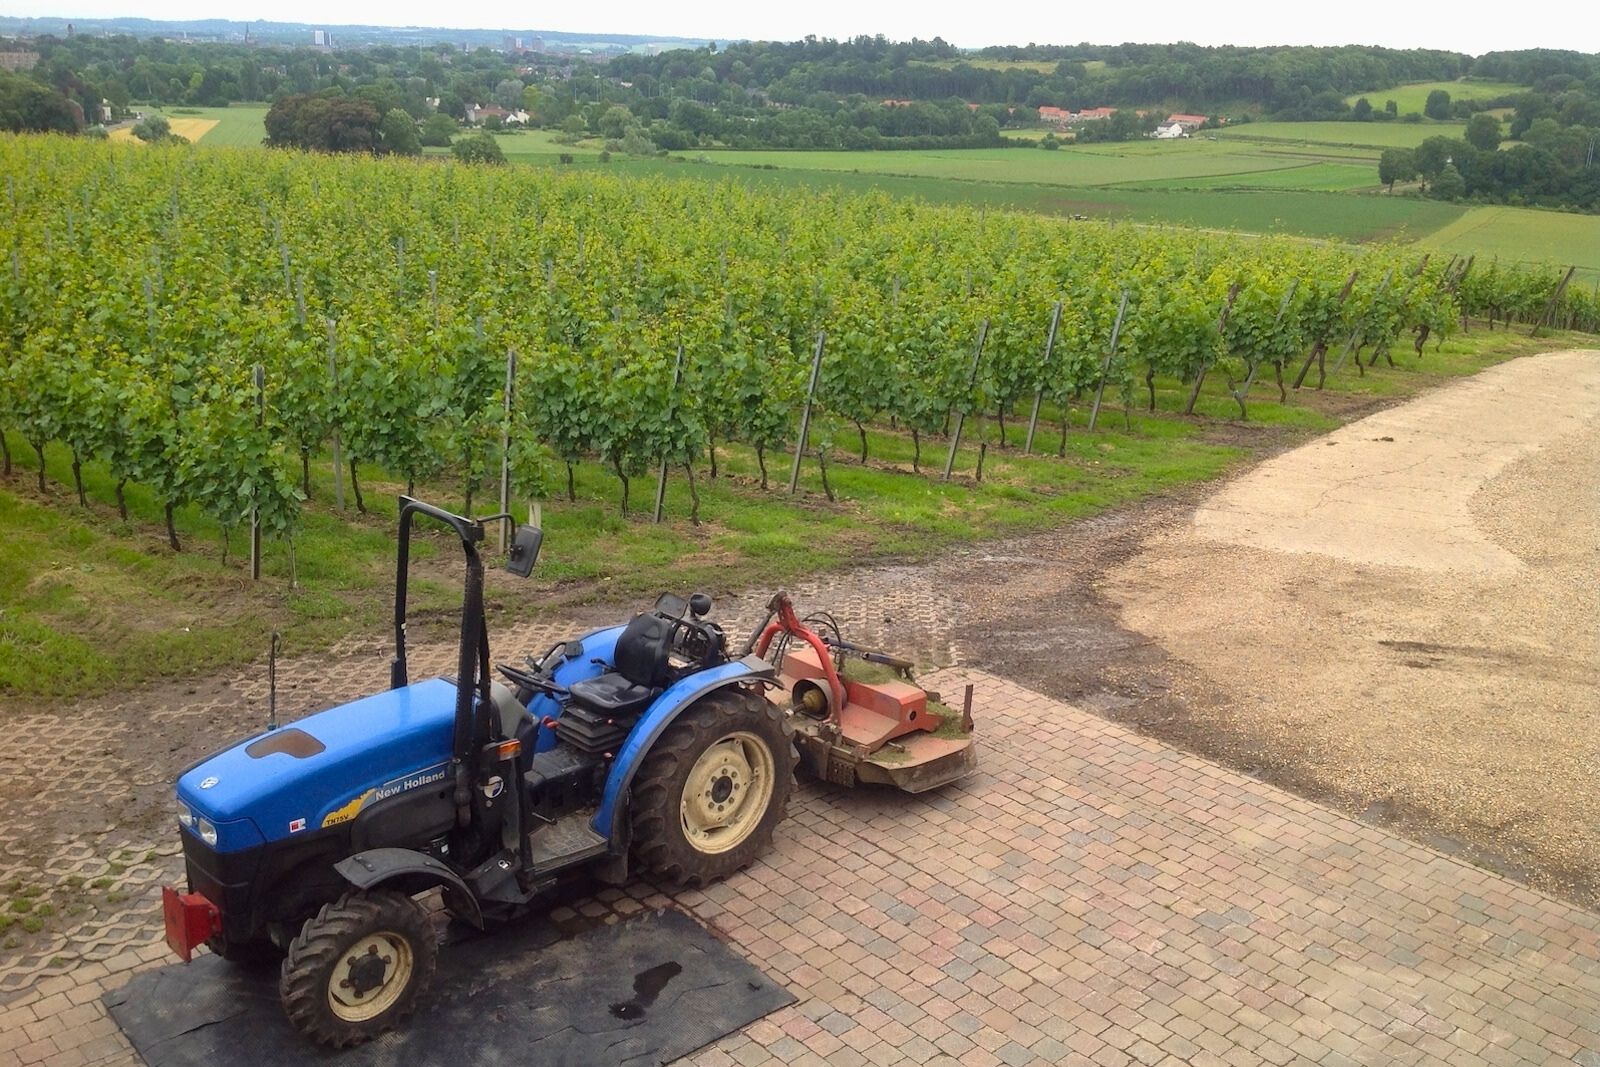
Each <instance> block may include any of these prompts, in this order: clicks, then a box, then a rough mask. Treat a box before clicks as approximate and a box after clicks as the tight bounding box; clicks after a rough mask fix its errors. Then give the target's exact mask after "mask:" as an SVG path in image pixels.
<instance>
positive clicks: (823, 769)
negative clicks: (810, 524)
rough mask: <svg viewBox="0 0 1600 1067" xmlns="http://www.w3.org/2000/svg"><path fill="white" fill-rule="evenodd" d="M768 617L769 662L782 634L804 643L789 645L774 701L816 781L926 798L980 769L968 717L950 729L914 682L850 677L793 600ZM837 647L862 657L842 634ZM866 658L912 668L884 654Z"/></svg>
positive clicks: (759, 648) (775, 605) (764, 640)
mask: <svg viewBox="0 0 1600 1067" xmlns="http://www.w3.org/2000/svg"><path fill="white" fill-rule="evenodd" d="M768 610H769V613H770V614H769V621H768V623H767V624H766V625H765V626H764V627H762V629H761V631H760V636H759V637H758V638H757V639H756V641H755V642H754V647H755V650H756V652H757V654H759V655H760V656H762V657H763V658H767V657H768V654H769V652H770V651H771V649H772V645H773V640H774V638H776V637H777V636H778V635H779V634H786V635H788V636H789V637H790V638H793V639H795V640H797V641H799V642H802V644H800V646H799V647H789V646H785V647H784V649H783V651H782V662H779V663H774V666H776V667H777V668H778V672H779V682H780V683H781V689H779V690H777V691H775V692H773V693H772V694H771V699H773V700H774V701H775V702H777V703H780V704H783V705H784V706H785V707H787V708H788V710H789V717H790V722H791V723H792V724H793V726H794V729H795V745H796V747H797V748H798V749H799V750H800V755H801V758H802V762H803V763H804V764H805V765H806V766H807V767H808V768H810V770H811V771H812V772H813V773H814V774H816V776H817V777H819V778H822V779H823V780H825V781H829V782H833V783H835V784H838V785H846V786H853V785H857V784H860V783H879V784H883V785H892V786H894V787H896V788H898V789H903V790H905V791H906V792H911V793H920V792H923V791H924V790H928V789H933V788H936V787H938V786H941V785H944V784H946V783H948V782H952V781H955V780H956V779H958V778H961V777H964V776H965V775H967V774H969V773H971V771H972V770H973V769H974V768H975V767H976V766H977V753H976V751H975V749H974V747H973V739H972V725H971V720H970V719H969V718H967V717H965V716H962V717H960V718H959V719H957V720H956V721H954V722H951V721H950V720H947V719H946V718H945V717H944V716H942V715H940V714H938V713H936V712H934V711H932V710H931V709H930V708H929V707H928V704H929V695H928V693H927V691H926V690H924V689H922V688H921V687H920V686H917V685H914V684H912V683H910V682H908V681H899V680H895V679H890V680H886V681H878V682H862V681H856V680H854V679H847V678H845V677H843V676H842V674H841V673H840V670H839V667H838V663H837V662H836V656H835V652H834V650H833V649H831V648H830V647H829V645H828V642H827V641H825V640H824V639H823V638H822V637H821V636H820V635H818V634H817V633H816V632H815V631H813V630H812V629H811V628H810V627H808V626H806V625H805V623H803V622H802V621H801V620H800V618H799V617H798V616H797V615H796V613H795V610H794V605H793V604H791V603H790V601H789V598H788V596H787V595H786V594H783V593H779V594H777V595H776V596H774V597H773V598H772V601H771V603H770V604H768ZM835 644H836V645H837V646H840V648H839V652H838V656H840V657H842V656H844V655H845V654H846V649H850V650H854V652H855V653H856V654H858V655H859V654H861V651H862V650H860V649H858V648H856V646H853V645H848V644H847V643H846V642H843V641H842V639H840V638H838V636H837V635H835ZM867 658H869V659H875V661H876V662H886V663H896V664H898V665H900V666H908V665H906V664H904V663H902V662H900V661H895V660H893V659H892V658H891V657H885V656H882V655H881V654H879V653H869V654H868V656H867ZM908 673H909V672H908ZM969 689H970V687H969ZM969 696H970V694H969ZM935 699H937V698H935Z"/></svg>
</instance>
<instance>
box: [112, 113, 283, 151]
mask: <svg viewBox="0 0 1600 1067" xmlns="http://www.w3.org/2000/svg"><path fill="white" fill-rule="evenodd" d="M141 110H143V111H144V112H145V114H147V115H164V116H166V118H167V119H168V120H171V121H181V120H183V119H200V120H202V121H206V122H215V123H216V125H215V126H213V127H211V129H209V130H207V131H206V133H205V135H204V136H202V137H201V138H200V143H201V144H205V145H258V144H260V143H261V142H262V140H263V139H264V138H265V137H266V136H267V125H266V118H267V105H265V104H235V105H233V106H232V107H177V108H168V109H165V110H163V109H161V108H155V107H146V108H143V109H141Z"/></svg>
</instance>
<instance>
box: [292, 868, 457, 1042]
mask: <svg viewBox="0 0 1600 1067" xmlns="http://www.w3.org/2000/svg"><path fill="white" fill-rule="evenodd" d="M384 928H387V929H393V930H394V931H395V932H397V933H402V934H407V935H410V938H411V940H412V941H413V942H414V945H413V956H414V960H413V963H412V966H413V968H414V969H415V973H414V976H413V978H412V980H411V987H410V988H409V989H408V990H407V991H406V992H405V994H404V995H403V996H402V997H401V999H400V1001H399V1002H398V1003H397V1004H396V1006H395V1007H394V1008H393V1009H391V1010H390V1011H389V1012H387V1013H386V1014H385V1016H384V1017H383V1018H382V1019H381V1022H380V1025H378V1026H375V1027H372V1026H362V1025H359V1024H354V1023H349V1022H345V1021H344V1020H341V1019H339V1018H337V1017H336V1016H335V1015H334V1014H333V1012H332V1010H331V1009H330V1008H329V1006H328V998H327V994H326V990H325V988H324V987H325V985H326V981H327V979H326V974H327V970H328V969H329V968H331V967H332V966H333V965H334V964H335V963H336V962H337V960H338V958H339V955H340V954H341V953H342V952H343V951H344V950H345V949H346V948H347V947H348V946H349V944H350V943H351V942H352V941H354V940H359V938H360V937H361V936H363V934H364V933H366V932H371V931H374V930H378V929H384ZM438 947H439V946H438V937H437V935H436V933H435V932H434V929H433V924H432V921H431V920H430V918H429V916H428V913H427V911H426V910H425V909H424V908H423V907H422V905H421V904H418V903H417V902H416V901H415V900H414V899H412V898H411V897H409V896H407V895H405V894H404V893H399V892H395V891H393V890H382V889H380V890H374V891H370V892H350V893H345V894H344V895H343V896H341V897H340V898H339V899H338V900H336V901H333V902H331V903H328V904H324V905H323V906H322V907H321V908H320V909H319V910H318V911H317V914H316V915H315V917H313V918H312V919H310V920H308V921H307V922H306V924H305V925H304V926H303V927H302V928H301V930H300V933H299V935H298V936H297V937H295V939H294V940H293V941H292V942H291V943H290V944H289V951H288V954H287V955H285V956H284V958H283V968H282V971H281V972H280V975H279V979H278V994H279V997H280V999H281V1000H282V1002H283V1009H284V1012H285V1014H287V1015H288V1016H289V1022H290V1023H291V1024H293V1026H294V1027H295V1029H297V1030H299V1031H300V1032H301V1033H303V1034H305V1035H306V1036H307V1037H309V1038H311V1039H312V1040H313V1041H316V1042H317V1043H318V1044H321V1045H327V1046H329V1047H331V1048H348V1047H350V1046H352V1045H358V1044H361V1043H362V1042H364V1041H368V1040H370V1039H372V1038H373V1037H376V1036H377V1035H378V1034H379V1033H382V1032H383V1031H385V1030H390V1029H393V1028H394V1027H395V1026H397V1025H398V1024H399V1023H401V1022H403V1021H404V1020H405V1019H406V1018H407V1017H408V1016H409V1015H410V1014H411V1013H412V1012H413V1011H415V1010H416V1007H417V1003H418V1001H420V1000H421V999H422V996H423V994H424V993H426V992H427V989H428V985H429V983H431V982H432V980H433V971H434V966H435V964H436V962H437V959H438Z"/></svg>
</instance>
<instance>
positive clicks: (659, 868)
mask: <svg viewBox="0 0 1600 1067" xmlns="http://www.w3.org/2000/svg"><path fill="white" fill-rule="evenodd" d="M794 764H795V758H794V746H793V744H792V743H791V741H790V738H789V727H788V721H787V719H786V718H785V717H784V714H783V712H782V711H781V710H780V709H779V708H778V707H777V706H776V705H775V704H773V703H771V702H770V701H768V700H766V699H764V698H763V697H762V696H761V695H760V694H758V693H754V692H751V691H749V690H745V689H720V690H717V691H715V692H713V693H711V694H709V695H707V696H705V697H702V698H701V699H700V701H699V702H698V703H696V704H695V705H694V707H692V708H690V709H689V710H688V711H685V712H684V713H683V714H682V715H680V716H679V717H678V718H677V720H676V721H674V722H673V723H672V725H671V726H669V727H667V730H666V732H665V733H663V734H662V735H661V737H660V738H659V739H658V740H657V741H656V743H655V746H654V747H653V748H652V749H651V750H650V754H649V755H648V756H647V757H646V758H645V761H644V765H643V766H642V767H640V768H639V775H638V777H637V778H636V779H635V780H634V786H633V802H632V812H633V848H634V856H635V857H636V859H637V860H638V862H639V865H640V866H641V867H644V868H645V869H647V870H650V871H653V872H654V873H656V874H659V875H662V876H664V877H666V878H667V879H669V880H671V881H674V882H681V883H687V884H690V885H702V884H704V883H706V882H713V881H716V880H717V879H719V878H725V877H727V876H728V875H730V874H732V873H733V872H734V871H737V870H739V869H740V868H741V867H745V866H748V865H749V864H750V862H751V861H752V860H754V859H755V858H756V857H757V856H759V855H760V854H761V853H762V852H764V851H765V850H766V848H767V846H768V845H770V844H771V843H772V831H773V828H774V827H776V826H777V825H778V823H779V822H781V821H782V820H783V815H784V809H785V807H786V806H787V805H788V803H789V793H790V790H791V788H792V787H793V785H794Z"/></svg>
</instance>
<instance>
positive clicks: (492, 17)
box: [0, 0, 1600, 55]
mask: <svg viewBox="0 0 1600 1067" xmlns="http://www.w3.org/2000/svg"><path fill="white" fill-rule="evenodd" d="M1493 12H1494V13H1493V14H1491V13H1490V10H1488V9H1479V8H1477V7H1476V5H1473V4H1470V3H1468V4H1463V3H1450V4H1437V3H1426V2H1418V0H1410V2H1405V0H1345V2H1342V3H1338V4H1332V5H1330V4H1325V3H1306V2H1300V3H1294V2H1284V0H1274V2H1261V0H1243V2H1234V3H1216V4H1203V3H1195V2H1193V0H1189V2H1186V3H1177V2H1175V0H1144V2H1141V3H1138V4H1129V3H1076V4H1067V3H1059V2H1055V3H1049V4H1028V3H1023V4H1017V3H1011V4H1004V3H995V4H985V3H928V2H926V0H916V2H913V0H878V2H877V3H861V2H860V0H807V2H801V3H781V2H780V3H760V2H751V0H699V2H697V3H690V4H683V5H674V4H663V3H660V2H659V0H611V2H610V3H603V4H573V3H565V4H539V5H529V4H523V3H512V2H510V0H479V2H477V3H472V4H464V5H462V6H460V7H456V6H453V5H449V4H440V3H438V2H436V0H0V14H6V15H55V16H64V17H73V16H76V17H79V18H106V17H113V16H143V17H145V18H155V19H192V18H230V19H257V18H264V19H270V20H273V21H278V22H312V23H321V24H325V25H338V24H340V23H346V24H351V23H353V24H370V25H422V26H451V27H472V28H483V29H498V28H512V29H545V30H568V31H573V32H595V33H637V34H644V35H646V36H649V35H653V34H660V35H663V36H674V37H710V38H718V39H739V38H760V39H766V40H795V39H798V38H801V37H804V36H806V35H807V34H815V35H817V36H819V37H850V36H854V35H856V34H861V33H866V34H874V33H882V34H884V35H885V36H888V37H891V38H894V39H896V40H903V39H906V38H909V37H923V38H929V37H943V38H944V39H945V40H947V41H950V42H951V43H953V44H957V45H960V46H962V47H979V46H982V45H988V44H1026V43H1028V42H1029V41H1037V42H1040V43H1052V44H1068V43H1077V42H1079V41H1090V42H1093V43H1096V44H1114V43H1118V42H1122V41H1159V42H1165V41H1195V42H1198V43H1200V44H1242V45H1262V44H1351V43H1355V44H1378V45H1388V46H1390V47H1395V48H1413V47H1429V48H1447V49H1453V50H1456V51H1461V52H1468V53H1471V54H1473V55H1481V54H1482V53H1484V52H1488V51H1495V50H1500V49H1513V48H1538V47H1543V48H1572V49H1577V50H1579V51H1584V52H1600V5H1597V4H1596V3H1594V2H1593V0H1553V2H1551V0H1546V2H1543V3H1539V4H1536V5H1535V7H1534V8H1533V9H1531V10H1530V11H1529V12H1528V14H1529V15H1530V16H1532V17H1518V16H1515V15H1514V14H1513V13H1512V12H1511V11H1510V9H1506V8H1496V9H1493Z"/></svg>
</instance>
